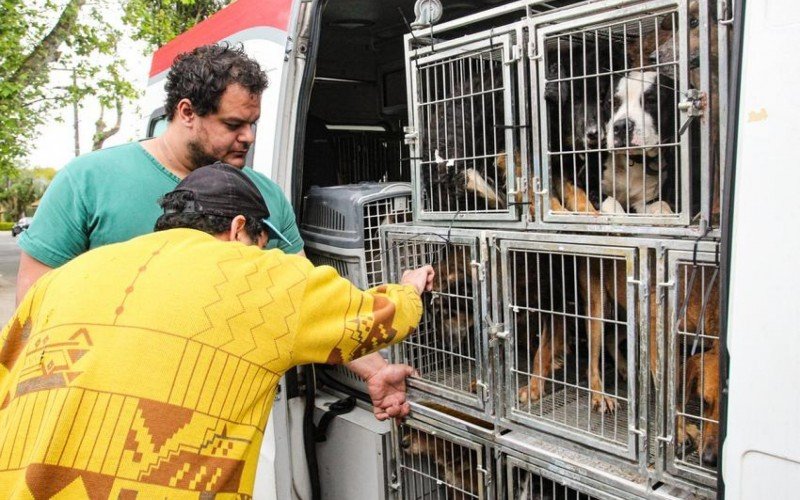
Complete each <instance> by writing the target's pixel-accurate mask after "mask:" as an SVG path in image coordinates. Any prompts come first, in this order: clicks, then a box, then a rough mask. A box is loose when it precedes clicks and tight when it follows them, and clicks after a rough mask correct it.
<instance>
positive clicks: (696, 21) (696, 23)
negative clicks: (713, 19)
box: [689, 17, 700, 28]
mask: <svg viewBox="0 0 800 500" xmlns="http://www.w3.org/2000/svg"><path fill="white" fill-rule="evenodd" d="M698 26H700V20H699V19H697V18H696V17H693V18H691V19H689V27H690V28H697V27H698Z"/></svg>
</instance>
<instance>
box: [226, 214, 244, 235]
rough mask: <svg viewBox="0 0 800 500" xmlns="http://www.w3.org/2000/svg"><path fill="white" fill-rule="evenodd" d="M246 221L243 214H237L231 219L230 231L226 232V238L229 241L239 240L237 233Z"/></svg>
mask: <svg viewBox="0 0 800 500" xmlns="http://www.w3.org/2000/svg"><path fill="white" fill-rule="evenodd" d="M246 222H247V219H245V217H244V215H237V216H236V217H234V218H233V220H231V227H230V231H229V232H228V238H229V239H230V240H231V241H239V233H241V232H242V231H244V225H245V223H246Z"/></svg>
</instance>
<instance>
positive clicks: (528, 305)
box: [143, 0, 800, 499]
mask: <svg viewBox="0 0 800 500" xmlns="http://www.w3.org/2000/svg"><path fill="white" fill-rule="evenodd" d="M442 4H443V5H442ZM798 27H800V7H798V4H797V3H796V2H792V1H790V0H750V1H748V2H744V1H736V2H733V1H729V0H588V1H574V0H528V1H516V2H502V1H497V0H463V1H461V0H459V1H448V0H442V2H440V1H439V0H418V1H417V2H416V4H414V3H413V2H411V0H384V1H381V2H374V1H372V2H368V1H362V0H347V1H345V0H329V1H327V2H321V1H317V0H313V1H299V0H237V1H236V2H234V3H232V4H231V5H229V6H228V7H226V8H225V9H223V10H221V11H220V12H218V13H217V14H216V15H214V16H212V17H211V18H209V19H208V20H206V21H204V22H202V23H200V24H198V25H197V26H195V27H194V28H192V29H191V30H189V31H187V32H186V33H184V34H182V35H180V36H178V37H177V38H175V39H174V40H172V41H171V42H169V43H168V44H167V45H165V46H164V47H162V48H161V49H159V50H158V51H157V52H156V53H155V54H154V55H153V61H152V67H151V72H150V81H149V85H148V89H147V92H146V95H145V98H144V106H143V107H144V109H146V110H147V116H146V120H147V131H148V136H155V135H157V134H158V133H159V132H160V130H162V129H163V125H164V120H165V118H164V115H163V100H164V89H163V86H164V82H165V76H166V72H167V70H168V69H169V66H170V64H171V63H172V60H173V59H174V58H175V56H177V55H178V54H180V53H182V52H185V51H188V50H191V49H192V48H194V47H196V46H199V45H202V44H206V43H213V42H218V41H222V40H226V41H229V42H233V43H241V44H242V45H243V46H244V48H245V50H246V51H247V53H248V54H250V55H251V56H252V57H254V58H255V59H256V60H257V61H258V62H259V63H260V64H261V66H262V68H263V69H265V70H266V71H267V74H268V75H269V79H270V85H269V87H268V88H267V90H266V91H265V93H264V96H263V99H262V111H261V119H260V121H259V123H258V124H257V134H256V142H255V144H254V146H253V148H252V149H251V152H250V155H249V156H248V159H247V164H248V165H251V166H252V167H253V168H255V169H256V170H259V171H261V172H263V173H265V174H266V175H268V176H270V177H271V178H272V179H273V180H275V181H276V182H277V183H278V184H279V185H280V186H281V187H282V188H283V189H284V191H285V192H286V194H287V195H288V196H289V198H290V200H292V202H293V204H294V206H295V208H296V211H297V214H298V220H299V223H300V227H301V231H302V233H303V237H304V239H305V241H306V243H307V247H306V248H307V254H308V256H309V258H310V259H311V260H312V261H313V262H315V264H319V265H323V264H325V265H332V266H334V267H336V268H337V270H338V271H339V272H340V273H342V274H344V275H346V276H347V277H349V278H350V279H352V280H353V281H355V282H357V283H359V284H361V285H362V286H370V285H372V284H375V283H378V282H380V281H382V280H392V279H397V277H398V276H399V273H400V272H401V271H402V270H403V269H405V268H407V267H409V266H413V265H419V264H422V263H431V264H433V265H434V266H435V267H436V268H437V271H438V272H439V278H438V279H437V284H436V288H435V292H434V293H433V294H432V295H431V296H430V297H428V298H426V311H425V317H424V320H423V323H422V325H421V327H420V330H419V332H418V333H417V334H416V336H414V337H411V338H410V339H408V340H407V341H406V342H404V343H403V344H402V345H401V346H399V347H398V348H396V349H395V350H394V351H393V352H392V356H393V359H394V360H396V361H397V362H404V363H408V364H411V365H413V366H414V367H415V368H416V369H417V370H418V372H419V377H416V378H414V379H413V380H410V382H409V398H410V399H411V400H412V402H413V410H412V415H411V417H410V418H409V419H407V420H406V421H405V422H403V423H394V424H389V423H379V422H377V421H376V420H375V419H374V418H373V417H372V413H371V411H370V408H369V405H368V398H365V397H364V386H363V383H362V382H361V381H359V380H357V379H356V378H355V377H353V376H352V375H350V374H348V373H347V372H346V370H343V369H330V368H326V367H316V368H314V369H311V368H309V369H308V370H305V371H301V372H300V373H299V374H291V375H290V376H287V377H286V380H285V381H284V382H283V384H282V386H281V391H280V392H279V394H278V396H277V401H276V403H275V406H274V412H273V416H272V418H271V420H270V428H271V429H270V430H268V434H267V435H268V436H271V438H269V437H268V439H266V440H265V445H264V448H263V449H262V460H261V462H260V464H259V473H258V480H257V483H256V494H255V497H256V498H301V499H306V498H330V499H339V498H341V499H344V498H347V499H376V498H379V499H383V498H403V499H422V498H453V499H456V498H457V499H462V498H463V499H466V498H470V499H473V498H474V499H483V498H508V499H511V498H514V499H517V498H519V499H534V498H536V499H539V498H553V499H555V498H694V497H702V498H709V497H715V496H716V497H725V496H728V497H731V498H796V497H798V495H800V433H798V432H797V431H796V429H795V425H796V424H797V422H798V421H799V420H798V415H800V390H798V389H797V388H796V387H795V386H794V382H793V380H796V379H794V376H793V375H792V373H793V370H792V369H791V366H793V364H794V361H795V359H796V358H797V356H798V355H799V354H800V340H799V339H800V336H798V335H796V334H793V333H792V332H793V329H794V325H795V324H796V323H797V321H792V318H796V317H797V312H796V311H797V310H798V308H797V307H796V302H797V300H796V297H797V294H798V292H797V289H795V288H794V283H796V282H798V281H800V266H798V265H797V264H796V262H797V261H798V259H797V257H796V255H797V254H798V251H797V250H798V246H800V245H798V241H800V238H798V237H797V236H795V235H793V231H792V229H791V228H792V227H794V225H793V223H794V222H795V221H796V220H797V219H798V216H800V210H798V208H797V206H798V204H797V203H796V202H795V201H794V194H795V193H794V189H795V186H796V185H795V183H794V182H793V181H792V179H795V180H798V184H797V185H800V174H798V173H797V172H796V169H792V168H788V167H789V166H791V165H794V164H796V163H797V161H796V158H795V155H793V154H792V153H790V150H788V149H785V148H783V147H781V146H779V145H780V144H782V143H783V140H784V139H786V143H787V144H791V142H792V140H793V139H794V138H796V137H798V136H799V135H800V130H799V129H798V128H799V127H798V123H799V122H798V120H797V119H796V118H795V116H794V115H797V114H799V113H800V98H798V93H797V92H796V90H795V89H796V88H798V87H800V63H798V58H796V57H792V56H791V55H788V56H787V53H788V54H791V51H792V50H793V49H794V47H796V46H798V43H799V42H800V29H798ZM792 172H795V173H792ZM790 174H791V175H790ZM767 209H768V210H767ZM792 290H794V291H792ZM792 311H795V312H792ZM306 381H308V382H309V383H306ZM312 381H314V382H315V383H314V384H312V383H311V382H312ZM307 404H308V406H307ZM326 414H327V415H328V416H327V417H325V416H324V415H326ZM304 416H305V417H306V418H310V417H312V416H313V417H314V419H315V421H316V423H317V424H318V426H319V428H320V429H318V430H317V431H316V432H311V431H310V430H309V426H305V432H304V424H303V422H304Z"/></svg>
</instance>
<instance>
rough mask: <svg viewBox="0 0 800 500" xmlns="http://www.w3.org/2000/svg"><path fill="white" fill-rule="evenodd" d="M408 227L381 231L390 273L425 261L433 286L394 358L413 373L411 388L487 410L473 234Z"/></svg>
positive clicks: (484, 348) (478, 275) (478, 271)
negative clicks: (416, 324) (416, 322)
mask: <svg viewBox="0 0 800 500" xmlns="http://www.w3.org/2000/svg"><path fill="white" fill-rule="evenodd" d="M408 229H409V232H408V233H405V232H403V233H401V232H394V231H392V232H388V233H387V247H386V248H387V249H388V256H389V258H388V265H389V272H390V276H391V278H392V279H393V280H398V279H399V278H400V277H401V276H402V274H403V271H405V270H408V269H412V268H415V267H419V266H421V265H425V264H430V265H432V266H433V267H434V270H435V271H436V277H435V278H434V290H433V292H432V293H430V294H425V295H424V296H423V306H424V309H423V317H422V321H421V322H420V326H419V328H418V330H417V332H415V333H414V334H413V335H411V336H409V338H407V339H406V340H405V341H404V342H403V343H401V344H399V345H398V347H397V349H396V351H395V352H396V353H397V360H398V362H401V363H407V364H409V365H411V366H413V367H414V368H415V369H416V370H417V372H418V373H419V377H414V378H412V379H409V385H410V388H411V389H412V391H411V392H417V393H422V396H424V397H425V398H426V399H432V400H437V401H440V402H443V403H444V404H450V403H452V402H456V403H460V404H462V405H465V406H466V407H469V408H471V409H475V410H478V411H479V412H489V411H490V410H491V407H490V405H489V401H490V394H489V392H488V386H489V384H488V377H489V370H488V353H487V342H486V339H485V338H484V337H485V329H484V328H483V323H482V317H483V314H484V313H483V311H484V309H485V304H484V299H483V292H482V289H481V287H482V281H483V279H484V276H483V269H484V263H482V262H481V260H480V256H479V251H478V250H479V249H478V239H477V237H469V236H454V235H449V234H448V232H447V231H440V232H441V234H435V233H431V232H428V231H430V230H432V229H431V228H408ZM413 229H417V230H420V231H422V232H419V233H416V232H412V231H411V230H413ZM426 229H427V230H428V231H425V230H426Z"/></svg>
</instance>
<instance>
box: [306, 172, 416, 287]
mask: <svg viewBox="0 0 800 500" xmlns="http://www.w3.org/2000/svg"><path fill="white" fill-rule="evenodd" d="M303 207H304V208H303V220H302V222H301V223H300V233H301V234H302V236H303V240H304V241H305V248H306V256H307V257H308V259H309V260H310V261H311V262H313V263H314V264H315V265H328V266H331V267H333V268H334V269H336V270H337V271H338V272H339V274H341V275H342V276H345V277H346V278H347V279H349V280H350V281H352V282H353V283H355V284H356V285H357V286H358V287H360V288H363V289H366V288H370V287H373V286H376V285H379V284H381V283H383V282H384V275H383V267H382V260H381V259H382V257H383V255H382V253H383V248H382V245H381V240H380V233H379V228H380V226H382V225H384V224H394V223H400V222H410V221H411V184H410V183H407V182H390V183H378V182H362V183H360V184H348V185H346V186H332V187H317V186H313V187H311V189H309V191H308V194H306V197H305V199H304V200H303Z"/></svg>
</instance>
